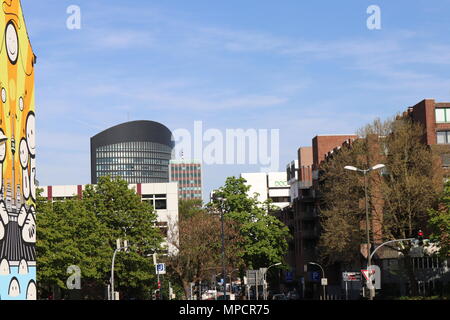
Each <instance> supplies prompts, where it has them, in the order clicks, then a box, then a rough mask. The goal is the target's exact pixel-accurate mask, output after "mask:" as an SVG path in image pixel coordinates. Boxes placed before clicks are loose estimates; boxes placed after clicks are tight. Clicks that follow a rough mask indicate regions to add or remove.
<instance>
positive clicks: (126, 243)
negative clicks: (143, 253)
mask: <svg viewBox="0 0 450 320" xmlns="http://www.w3.org/2000/svg"><path fill="white" fill-rule="evenodd" d="M122 249H123V250H124V251H127V250H128V241H127V240H125V241H124V242H123V247H121V245H120V239H117V248H116V249H115V250H114V253H113V258H112V263H111V300H116V297H115V295H114V262H115V260H116V254H117V252H119V251H120V250H122Z"/></svg>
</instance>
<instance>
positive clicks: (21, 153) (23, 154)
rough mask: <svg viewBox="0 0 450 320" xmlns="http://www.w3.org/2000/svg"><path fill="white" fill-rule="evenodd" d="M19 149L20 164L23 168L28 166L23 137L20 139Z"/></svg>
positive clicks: (26, 147) (25, 143) (26, 150)
mask: <svg viewBox="0 0 450 320" xmlns="http://www.w3.org/2000/svg"><path fill="white" fill-rule="evenodd" d="M19 150H20V151H19V158H20V164H21V165H22V168H24V169H25V168H27V167H28V146H27V141H26V140H25V139H22V140H20V147H19Z"/></svg>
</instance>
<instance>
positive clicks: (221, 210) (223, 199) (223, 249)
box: [215, 197, 227, 300]
mask: <svg viewBox="0 0 450 320" xmlns="http://www.w3.org/2000/svg"><path fill="white" fill-rule="evenodd" d="M215 200H217V201H219V203H220V206H219V207H220V221H221V224H222V226H221V228H222V234H221V238H222V275H223V298H224V299H225V300H226V299H227V274H226V268H225V235H224V226H223V203H224V202H225V201H226V200H227V199H226V198H223V197H217V198H216V199H215Z"/></svg>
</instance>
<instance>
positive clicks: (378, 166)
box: [344, 164, 385, 300]
mask: <svg viewBox="0 0 450 320" xmlns="http://www.w3.org/2000/svg"><path fill="white" fill-rule="evenodd" d="M384 167H385V165H384V164H377V165H375V166H373V167H371V168H369V169H358V168H356V167H353V166H345V167H344V169H346V170H351V171H358V172H362V173H363V174H364V194H365V198H366V235H367V268H369V266H371V265H372V261H371V258H372V257H371V255H370V232H369V202H368V201H369V200H368V197H367V174H368V173H369V172H371V171H374V170H378V169H382V168H384ZM367 287H368V288H369V290H370V291H369V292H370V294H369V299H370V300H372V299H373V297H374V296H375V294H374V291H375V289H374V288H373V285H372V283H370V285H369V281H367Z"/></svg>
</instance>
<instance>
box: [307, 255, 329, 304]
mask: <svg viewBox="0 0 450 320" xmlns="http://www.w3.org/2000/svg"><path fill="white" fill-rule="evenodd" d="M308 264H312V265H315V266H318V267H319V268H320V269H321V270H322V279H324V278H325V270H324V269H323V268H322V266H321V265H320V264H318V263H315V262H308ZM322 287H323V300H325V297H326V291H325V285H322Z"/></svg>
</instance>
